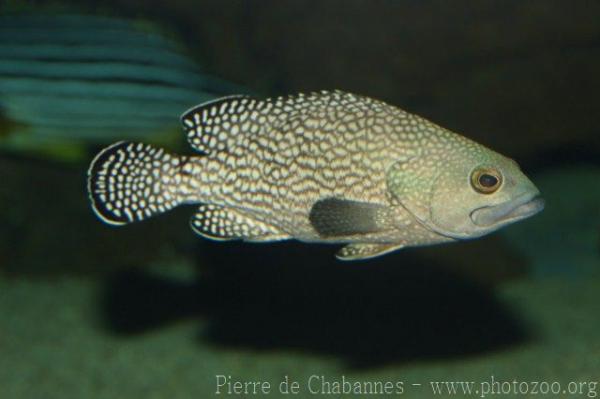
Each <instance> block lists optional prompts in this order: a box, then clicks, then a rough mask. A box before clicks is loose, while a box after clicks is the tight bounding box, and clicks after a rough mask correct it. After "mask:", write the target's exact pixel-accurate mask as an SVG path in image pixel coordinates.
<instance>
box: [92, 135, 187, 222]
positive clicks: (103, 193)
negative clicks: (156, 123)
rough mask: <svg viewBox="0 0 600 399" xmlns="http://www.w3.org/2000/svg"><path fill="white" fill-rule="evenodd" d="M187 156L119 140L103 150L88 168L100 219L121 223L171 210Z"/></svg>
mask: <svg viewBox="0 0 600 399" xmlns="http://www.w3.org/2000/svg"><path fill="white" fill-rule="evenodd" d="M184 163H185V157H178V156H175V155H171V154H169V153H167V152H165V151H164V150H163V149H159V148H155V147H152V146H149V145H146V144H141V143H131V142H119V143H115V144H113V145H111V146H110V147H107V148H105V149H104V150H102V151H101V152H100V153H99V154H98V155H97V156H96V158H94V160H93V161H92V163H91V165H90V168H89V170H88V192H89V196H90V200H91V202H92V208H93V209H94V212H95V213H96V215H98V217H99V218H100V219H102V220H103V221H104V222H106V223H108V224H112V225H122V224H126V223H131V222H136V221H139V220H143V219H146V218H148V217H150V216H153V215H156V214H159V213H162V212H165V211H168V210H169V209H171V208H174V207H175V206H177V205H179V204H180V203H181V202H182V199H181V198H180V195H178V194H177V188H178V183H179V182H180V181H181V168H182V165H183V164H184Z"/></svg>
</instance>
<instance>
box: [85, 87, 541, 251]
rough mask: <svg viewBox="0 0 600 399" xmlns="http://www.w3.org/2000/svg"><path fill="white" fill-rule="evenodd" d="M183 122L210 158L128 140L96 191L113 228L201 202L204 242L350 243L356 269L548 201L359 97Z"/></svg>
mask: <svg viewBox="0 0 600 399" xmlns="http://www.w3.org/2000/svg"><path fill="white" fill-rule="evenodd" d="M181 122H182V125H183V128H184V130H185V132H186V135H187V139H188V141H189V144H190V145H191V146H192V148H193V149H194V150H196V151H197V152H198V154H195V155H175V154H172V153H169V152H167V151H165V150H163V149H160V148H156V147H153V146H150V145H146V144H142V143H132V142H119V143H116V144H113V145H112V146H110V147H108V148H106V149H104V150H103V151H102V152H100V153H99V154H98V155H97V156H96V158H95V159H94V160H93V162H92V164H91V166H90V169H89V172H88V174H89V181H88V188H89V195H90V199H91V203H92V207H93V209H94V211H95V212H96V214H97V215H98V216H99V217H100V218H101V219H102V220H104V221H105V222H107V223H109V224H113V225H123V224H127V223H131V222H136V221H140V220H143V219H146V218H148V217H150V216H153V215H156V214H160V213H163V212H166V211H168V210H170V209H172V208H174V207H176V206H178V205H182V204H197V205H198V208H197V209H196V212H195V214H194V215H193V217H192V218H191V227H192V229H193V230H194V231H195V232H196V233H198V234H200V235H201V236H204V237H207V238H210V239H213V240H234V239H241V240H245V241H251V242H265V241H278V240H287V239H297V240H301V241H305V242H327V243H343V244H346V245H345V246H344V247H343V248H342V249H341V250H340V251H339V252H338V253H337V257H338V258H340V259H345V260H350V259H365V258H371V257H375V256H378V255H382V254H385V253H388V252H391V251H394V250H397V249H400V248H403V247H408V246H421V245H431V244H436V243H443V242H450V241H456V240H464V239H470V238H475V237H480V236H482V235H485V234H488V233H490V232H492V231H495V230H497V229H498V228H500V227H502V226H505V225H508V224H510V223H513V222H516V221H518V220H522V219H524V218H527V217H529V216H532V215H533V214H535V213H537V212H539V211H540V210H542V208H543V205H544V203H543V200H542V199H541V198H540V197H539V191H538V189H537V188H536V187H535V186H534V185H533V183H532V182H531V181H530V180H529V179H528V178H527V177H526V176H525V175H524V174H523V173H522V172H521V170H520V168H519V166H518V165H517V164H516V163H515V162H514V161H512V160H511V159H509V158H506V157H504V156H502V155H500V154H498V153H496V152H494V151H492V150H490V149H488V148H486V147H484V146H482V145H480V144H477V143H475V142H473V141H471V140H469V139H467V138H465V137H463V136H461V135H458V134H456V133H453V132H450V131H448V130H446V129H444V128H442V127H440V126H437V125H435V124H433V123H431V122H429V121H427V120H425V119H423V118H421V117H418V116H416V115H413V114H410V113H407V112H405V111H403V110H401V109H399V108H396V107H394V106H391V105H388V104H386V103H384V102H382V101H378V100H375V99H371V98H367V97H363V96H359V95H355V94H350V93H345V92H341V91H323V92H318V93H312V94H307V95H304V94H297V95H292V96H287V97H278V98H272V99H258V98H254V97H248V96H231V97H225V98H221V99H218V100H215V101H211V102H207V103H204V104H201V105H199V106H196V107H194V108H192V109H190V110H188V111H186V112H185V113H184V114H183V115H182V116H181Z"/></svg>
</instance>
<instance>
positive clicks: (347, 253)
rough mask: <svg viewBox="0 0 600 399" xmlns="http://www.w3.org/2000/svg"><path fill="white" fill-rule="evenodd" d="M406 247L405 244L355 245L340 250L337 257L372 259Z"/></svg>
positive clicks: (344, 258) (341, 258)
mask: <svg viewBox="0 0 600 399" xmlns="http://www.w3.org/2000/svg"><path fill="white" fill-rule="evenodd" d="M404 246H405V244H404V243H393V244H388V243H384V244H380V243H354V244H348V245H346V246H345V247H343V248H342V249H340V250H339V251H338V252H337V253H336V254H335V257H336V258H338V259H340V260H361V259H370V258H375V257H377V256H381V255H385V254H387V253H389V252H392V251H396V250H398V249H400V248H402V247H404Z"/></svg>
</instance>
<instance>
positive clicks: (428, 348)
mask: <svg viewBox="0 0 600 399" xmlns="http://www.w3.org/2000/svg"><path fill="white" fill-rule="evenodd" d="M334 251H335V249H334V247H331V246H315V245H303V244H299V243H293V242H289V243H280V244H272V245H271V244H263V245H256V244H254V245H252V244H242V243H239V244H236V243H227V244H218V243H217V244H215V243H206V244H203V245H202V258H203V259H204V262H203V264H202V272H201V277H200V278H199V279H198V281H197V282H190V283H189V284H182V283H175V282H171V281H168V280H165V279H164V278H159V277H156V276H153V275H151V274H148V273H144V272H142V271H129V272H122V273H118V274H116V275H114V276H112V277H111V278H110V279H109V280H108V281H107V284H106V291H105V292H104V296H103V298H104V303H103V310H104V316H105V322H106V326H107V328H108V329H109V330H110V331H111V332H113V333H116V334H125V335H132V334H139V333H143V332H145V331H147V330H150V329H153V328H157V327H160V326H163V325H165V324H167V323H169V322H171V321H174V320H177V319H180V318H182V317H189V316H192V317H201V318H203V319H205V320H207V321H208V322H209V327H208V328H207V329H206V330H204V332H203V335H202V339H203V340H204V341H208V342H210V343H212V344H214V345H219V346H224V347H228V348H252V349H258V350H261V349H265V350H266V349H268V350H298V351H302V352H311V353H318V354H326V355H333V356H337V357H340V358H341V360H344V361H346V362H347V363H348V365H349V366H352V367H359V368H360V367H377V366H381V365H384V364H387V363H401V362H406V361H409V360H416V359H440V358H452V357H460V356H465V355H469V354H477V353H484V352H488V351H495V350H500V349H502V348H504V347H507V346H511V345H515V344H518V343H522V342H524V341H526V340H527V339H528V338H529V334H528V333H527V330H526V329H525V327H524V326H523V325H522V324H521V323H520V322H519V320H518V319H517V318H516V317H515V316H514V315H513V314H512V313H511V311H510V309H507V308H506V307H505V305H503V304H502V303H500V302H499V301H498V300H497V299H496V298H495V296H494V293H493V291H492V290H491V289H489V288H484V287H482V286H481V285H478V284H476V283H474V282H471V281H470V280H468V279H466V278H465V277H464V276H461V275H458V274H453V273H451V272H449V271H448V270H446V269H444V268H442V267H439V266H436V265H435V264H431V263H427V264H425V263H424V261H423V260H422V259H421V260H419V257H418V256H415V254H414V253H412V252H411V251H403V252H402V253H397V254H393V255H388V256H385V257H382V258H378V259H374V260H372V261H369V262H350V263H347V262H339V261H337V260H335V259H334V258H333V252H334Z"/></svg>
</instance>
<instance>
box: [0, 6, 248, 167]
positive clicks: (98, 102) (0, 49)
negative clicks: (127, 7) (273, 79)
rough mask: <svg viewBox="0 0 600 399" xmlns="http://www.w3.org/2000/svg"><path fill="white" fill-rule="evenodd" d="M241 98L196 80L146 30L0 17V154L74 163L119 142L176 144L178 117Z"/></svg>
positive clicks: (175, 50)
mask: <svg viewBox="0 0 600 399" xmlns="http://www.w3.org/2000/svg"><path fill="white" fill-rule="evenodd" d="M237 91H240V87H238V86H235V85H233V84H230V83H228V82H226V81H223V80H220V79H217V78H215V77H211V76H209V75H206V74H204V73H202V72H201V70H200V68H199V66H198V65H197V64H196V63H195V62H194V61H193V60H191V59H190V58H189V57H187V56H186V55H185V49H184V48H183V46H182V45H180V44H178V43H177V42H175V41H174V40H171V39H169V38H167V37H165V36H164V35H161V34H160V33H158V30H156V29H151V25H147V24H143V27H142V24H139V23H135V22H132V21H127V20H120V19H114V18H106V17H97V16H85V15H69V16H65V15H62V16H40V15H3V16H0V148H2V149H10V150H20V151H28V152H35V153H40V152H41V153H45V154H51V155H53V156H57V157H59V158H62V159H65V158H71V159H77V158H78V156H80V155H82V154H85V148H86V147H87V146H88V145H90V144H105V143H110V142H112V141H114V140H116V139H122V138H123V137H126V138H128V139H132V140H133V139H144V140H146V141H151V142H156V143H168V142H170V141H175V140H177V139H178V138H179V137H180V135H179V134H177V133H175V134H174V131H177V132H179V130H180V128H179V125H178V116H179V115H180V114H181V112H182V111H184V110H186V109H188V108H189V107H190V106H192V105H194V104H197V103H199V102H203V101H207V100H210V99H212V98H214V97H218V96H222V95H223V94H226V93H229V92H237Z"/></svg>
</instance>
